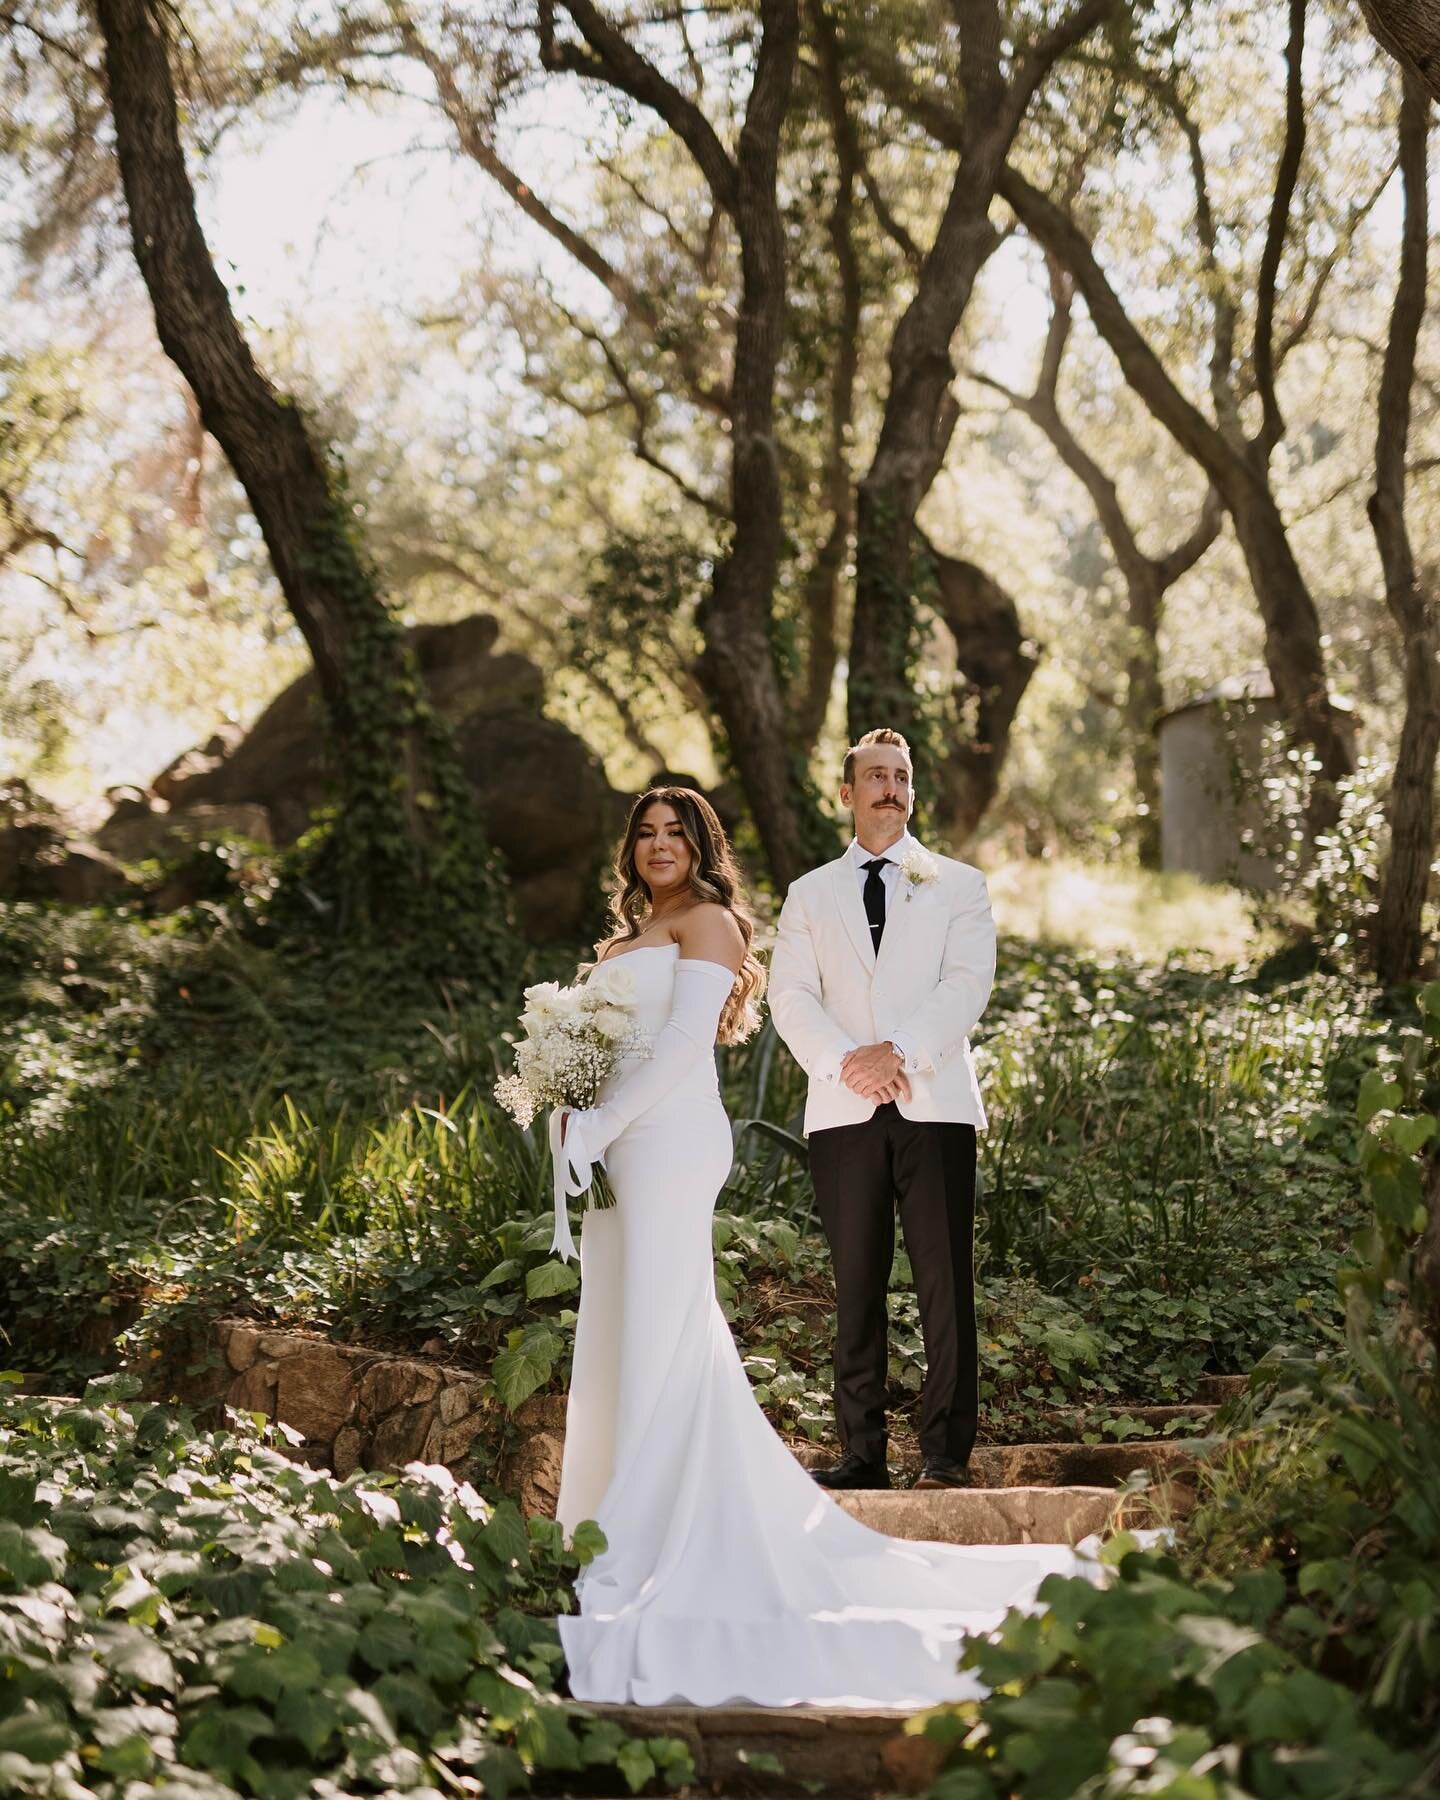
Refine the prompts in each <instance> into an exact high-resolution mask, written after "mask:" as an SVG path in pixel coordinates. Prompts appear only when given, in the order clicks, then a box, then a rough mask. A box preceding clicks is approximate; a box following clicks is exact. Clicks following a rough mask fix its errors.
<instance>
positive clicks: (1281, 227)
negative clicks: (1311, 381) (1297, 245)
mask: <svg viewBox="0 0 1440 1800" xmlns="http://www.w3.org/2000/svg"><path fill="white" fill-rule="evenodd" d="M1305 7H1306V0H1290V40H1289V42H1288V43H1287V44H1286V46H1285V69H1286V73H1285V139H1284V142H1283V144H1282V146H1281V150H1280V161H1279V165H1278V166H1277V168H1276V171H1275V191H1274V194H1273V195H1272V196H1271V200H1270V219H1269V223H1268V224H1267V226H1266V230H1265V248H1264V250H1263V251H1262V253H1261V257H1260V276H1259V281H1258V284H1257V292H1256V301H1255V339H1254V347H1253V350H1252V352H1251V360H1252V361H1253V363H1254V366H1255V387H1256V391H1257V392H1258V393H1259V395H1260V406H1261V409H1262V418H1261V425H1260V433H1259V438H1258V440H1257V446H1256V447H1257V449H1258V451H1259V454H1260V456H1261V457H1262V459H1263V458H1268V456H1269V454H1270V452H1271V451H1272V450H1273V449H1274V448H1275V446H1276V444H1278V443H1279V442H1280V440H1281V438H1282V437H1284V435H1285V420H1284V417H1283V416H1282V414H1281V411H1280V402H1279V400H1278V399H1277V397H1276V393H1275V290H1276V286H1277V284H1278V282H1279V278H1280V259H1281V257H1282V256H1283V255H1284V252H1285V239H1286V237H1287V235H1288V234H1289V230H1290V205H1291V202H1292V200H1293V199H1294V197H1295V183H1296V181H1297V180H1298V179H1299V175H1300V159H1301V157H1302V156H1303V155H1304V152H1305V87H1304V74H1303V69H1302V63H1303V60H1304V54H1305Z"/></svg>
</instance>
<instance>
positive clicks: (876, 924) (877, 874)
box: [860, 856, 886, 952]
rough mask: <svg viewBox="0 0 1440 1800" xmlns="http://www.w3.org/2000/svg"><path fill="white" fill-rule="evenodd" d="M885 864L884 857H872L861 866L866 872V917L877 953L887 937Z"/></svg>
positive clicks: (871, 939)
mask: <svg viewBox="0 0 1440 1800" xmlns="http://www.w3.org/2000/svg"><path fill="white" fill-rule="evenodd" d="M885 862H886V859H885V857H883V856H872V857H871V859H870V861H869V862H867V863H861V865H860V867H861V868H862V869H864V871H865V917H866V918H867V919H868V920H869V921H870V941H871V943H872V944H873V945H874V946H875V949H876V951H877V952H878V951H879V949H880V940H881V938H882V937H883V936H884V935H885V877H884V875H882V874H881V870H882V869H883V868H884V867H885Z"/></svg>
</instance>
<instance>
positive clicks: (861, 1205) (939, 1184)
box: [810, 1101, 980, 1463]
mask: <svg viewBox="0 0 1440 1800" xmlns="http://www.w3.org/2000/svg"><path fill="white" fill-rule="evenodd" d="M810 1173H811V1177H812V1179H813V1181H814V1183H815V1203H816V1206H817V1208H818V1210H819V1213H820V1222H821V1224H822V1225H823V1226H824V1229H825V1236H826V1238H827V1240H828V1241H829V1244H830V1256H831V1259H832V1261H833V1263H834V1266H835V1297H836V1308H837V1316H836V1330H835V1417H836V1421H837V1423H838V1425H839V1428H840V1442H841V1443H842V1444H843V1445H844V1446H845V1448H846V1449H847V1450H852V1451H854V1453H855V1454H856V1455H857V1456H861V1457H864V1459H865V1460H866V1462H883V1461H884V1459H885V1439H886V1431H885V1373H886V1365H887V1362H888V1358H889V1335H890V1331H889V1327H890V1317H889V1312H888V1309H887V1306H886V1298H885V1295H886V1289H887V1287H888V1285H889V1281H890V1268H891V1265H892V1263H893V1262H894V1260H895V1213H896V1210H897V1207H898V1210H899V1213H900V1224H901V1228H902V1229H903V1231H904V1233H905V1249H906V1252H907V1253H908V1255H909V1257H910V1266H911V1268H912V1269H913V1270H914V1273H915V1293H916V1297H917V1299H918V1300H919V1302H920V1330H921V1334H922V1336H923V1338H924V1342H925V1365H926V1372H925V1387H924V1393H923V1396H922V1399H921V1407H920V1453H921V1455H922V1456H946V1457H951V1458H953V1459H954V1460H955V1461H956V1462H959V1463H963V1462H965V1461H966V1460H967V1459H968V1458H969V1455H970V1451H971V1448H972V1447H973V1445H974V1443H975V1433H976V1430H977V1428H978V1425H979V1413H980V1399H979V1376H980V1369H979V1361H980V1359H979V1346H978V1344H977V1343H976V1338H975V1127H974V1126H973V1125H948V1124H937V1123H934V1122H931V1121H922V1120H915V1119H907V1118H906V1117H905V1116H904V1115H903V1114H902V1113H901V1112H900V1111H899V1110H898V1109H897V1107H896V1106H895V1103H894V1102H893V1101H889V1102H887V1103H886V1104H885V1105H884V1106H877V1107H876V1109H875V1111H874V1113H873V1114H872V1115H871V1116H870V1117H869V1118H868V1119H866V1120H865V1121H864V1123H863V1124H860V1125H835V1126H831V1127H830V1128H829V1129H828V1130H825V1131H812V1132H811V1133H810Z"/></svg>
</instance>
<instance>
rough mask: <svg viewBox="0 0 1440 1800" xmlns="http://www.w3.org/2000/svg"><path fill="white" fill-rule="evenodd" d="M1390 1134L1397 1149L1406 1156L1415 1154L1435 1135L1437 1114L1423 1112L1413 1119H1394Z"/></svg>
mask: <svg viewBox="0 0 1440 1800" xmlns="http://www.w3.org/2000/svg"><path fill="white" fill-rule="evenodd" d="M1389 1135H1390V1142H1391V1143H1392V1144H1393V1145H1394V1146H1395V1148H1396V1149H1397V1150H1399V1151H1400V1152H1401V1153H1402V1154H1403V1155H1405V1156H1413V1155H1414V1154H1415V1152H1416V1151H1417V1150H1419V1149H1421V1148H1423V1146H1424V1145H1426V1144H1428V1143H1429V1142H1430V1140H1431V1138H1432V1137H1434V1135H1435V1116H1434V1114H1433V1113H1421V1114H1419V1115H1418V1116H1417V1117H1415V1118H1413V1119H1392V1120H1391V1121H1390V1133H1389Z"/></svg>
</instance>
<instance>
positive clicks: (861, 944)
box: [830, 851, 889, 969]
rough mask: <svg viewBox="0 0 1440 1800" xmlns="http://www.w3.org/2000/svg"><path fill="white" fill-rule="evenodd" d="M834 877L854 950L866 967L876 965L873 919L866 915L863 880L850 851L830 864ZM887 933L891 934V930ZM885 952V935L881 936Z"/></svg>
mask: <svg viewBox="0 0 1440 1800" xmlns="http://www.w3.org/2000/svg"><path fill="white" fill-rule="evenodd" d="M830 876H831V881H832V883H833V885H834V889H835V904H836V906H837V907H838V908H839V911H840V918H841V920H842V922H843V923H844V926H845V929H846V931H848V932H849V934H850V941H851V943H853V944H854V946H855V953H856V955H857V956H858V957H859V958H860V960H861V962H862V963H864V965H865V967H866V968H867V969H873V968H874V967H875V949H874V946H873V945H872V943H871V941H870V921H869V920H868V919H867V918H866V917H865V903H864V901H863V900H861V898H860V883H859V881H858V880H857V879H856V876H855V864H854V862H853V861H852V860H851V858H850V853H849V852H848V851H847V852H846V853H845V855H844V856H842V857H841V858H840V859H839V861H838V862H833V863H831V865H830ZM886 935H887V936H888V935H889V933H888V930H887V933H886ZM880 949H881V952H882V954H883V952H884V949H885V938H884V937H882V938H881V940H880Z"/></svg>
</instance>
